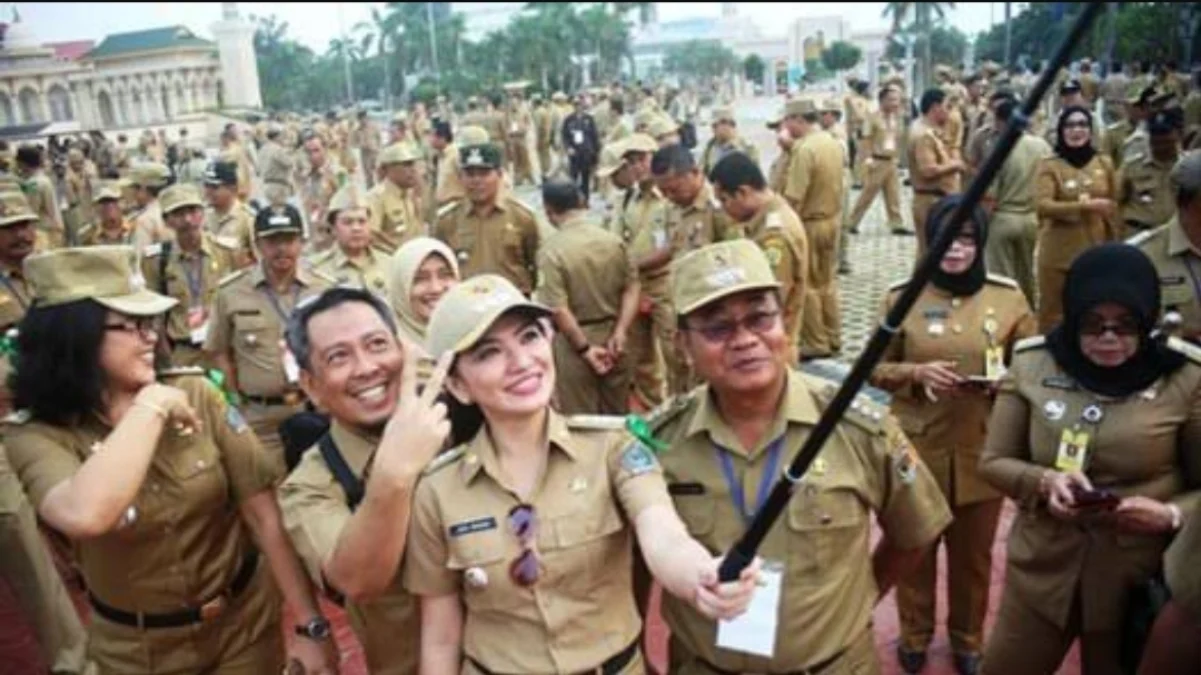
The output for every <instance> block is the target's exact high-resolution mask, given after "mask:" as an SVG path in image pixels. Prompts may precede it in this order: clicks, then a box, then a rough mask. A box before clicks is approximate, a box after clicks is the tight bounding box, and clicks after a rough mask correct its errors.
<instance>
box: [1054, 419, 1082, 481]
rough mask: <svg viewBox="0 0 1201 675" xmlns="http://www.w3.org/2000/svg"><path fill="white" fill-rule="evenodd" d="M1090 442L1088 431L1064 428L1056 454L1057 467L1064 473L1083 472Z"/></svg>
mask: <svg viewBox="0 0 1201 675" xmlns="http://www.w3.org/2000/svg"><path fill="white" fill-rule="evenodd" d="M1088 442H1089V433H1088V432H1087V431H1077V430H1074V429H1064V430H1063V434H1061V435H1060V437H1059V449H1058V450H1057V451H1056V454H1055V468H1056V469H1059V470H1060V471H1063V472H1064V473H1073V472H1074V473H1083V472H1084V460H1085V458H1086V457H1088Z"/></svg>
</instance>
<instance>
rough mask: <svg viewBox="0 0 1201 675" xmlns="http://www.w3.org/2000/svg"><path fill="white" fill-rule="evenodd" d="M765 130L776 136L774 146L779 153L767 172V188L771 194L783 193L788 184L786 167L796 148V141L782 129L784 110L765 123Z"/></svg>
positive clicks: (790, 161)
mask: <svg viewBox="0 0 1201 675" xmlns="http://www.w3.org/2000/svg"><path fill="white" fill-rule="evenodd" d="M767 128H768V129H771V130H772V131H774V132H775V134H776V146H777V147H778V149H779V152H778V153H777V154H776V158H775V159H773V160H772V162H771V168H769V169H768V171H767V187H769V188H771V190H772V192H776V193H783V192H784V186H785V185H786V184H787V182H788V166H789V165H790V164H791V163H792V149H793V148H794V147H796V139H795V138H793V137H792V134H790V133H788V129H785V128H784V110H783V109H781V110H779V111H778V112H777V113H776V114H774V115H772V118H771V119H769V120H768V121H767Z"/></svg>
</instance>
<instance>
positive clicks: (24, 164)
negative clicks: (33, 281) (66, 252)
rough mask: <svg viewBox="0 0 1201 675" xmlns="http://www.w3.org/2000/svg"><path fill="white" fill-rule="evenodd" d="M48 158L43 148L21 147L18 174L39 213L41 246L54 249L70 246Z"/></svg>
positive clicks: (23, 189)
mask: <svg viewBox="0 0 1201 675" xmlns="http://www.w3.org/2000/svg"><path fill="white" fill-rule="evenodd" d="M44 161H45V160H44V157H43V153H42V149H41V148H39V147H37V146H35V145H25V146H21V147H20V148H17V157H16V171H15V175H16V177H17V179H18V180H19V181H20V183H21V191H22V192H24V193H25V198H26V199H28V200H29V207H30V208H31V209H33V212H34V213H36V214H37V215H38V223H39V224H38V230H39V232H38V236H39V248H41V249H45V250H50V249H55V248H62V247H63V246H66V245H67V239H66V236H67V232H66V226H65V225H64V224H63V218H62V212H61V210H60V209H59V203H58V196H57V194H56V193H55V190H54V183H52V182H51V181H50V178H49V177H47V176H46V171H45V170H44V169H43V162H44Z"/></svg>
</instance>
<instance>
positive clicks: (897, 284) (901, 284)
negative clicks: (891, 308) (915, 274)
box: [888, 278, 911, 291]
mask: <svg viewBox="0 0 1201 675" xmlns="http://www.w3.org/2000/svg"><path fill="white" fill-rule="evenodd" d="M910 281H911V279H909V278H905V279H898V280H896V281H894V282H892V283H891V284H889V285H888V290H890V291H899V290H901V289H902V288H905V287H906V286H908V285H909V282H910Z"/></svg>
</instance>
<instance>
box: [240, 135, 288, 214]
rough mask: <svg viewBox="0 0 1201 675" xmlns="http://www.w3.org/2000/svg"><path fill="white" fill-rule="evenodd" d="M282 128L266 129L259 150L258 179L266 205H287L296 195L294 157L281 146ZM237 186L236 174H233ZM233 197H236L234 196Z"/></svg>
mask: <svg viewBox="0 0 1201 675" xmlns="http://www.w3.org/2000/svg"><path fill="white" fill-rule="evenodd" d="M283 131H284V130H283V128H282V127H280V126H279V125H278V124H274V123H273V124H271V126H269V127H267V142H266V143H264V144H263V147H262V149H261V150H259V170H260V171H261V172H262V173H261V174H260V175H259V178H260V179H261V180H262V183H263V197H264V198H265V199H266V200H267V203H268V204H275V205H279V204H285V203H288V202H289V201H290V200H291V199H292V196H293V195H295V194H296V188H295V186H293V184H292V180H293V177H294V176H295V174H296V166H295V159H296V158H295V155H294V154H293V153H292V152H291V151H290V150H289V149H288V148H290V147H292V146H288V147H285V146H284V145H283V141H284V139H283V135H284V134H283ZM234 177H235V182H234V185H235V186H236V185H237V181H236V178H237V172H236V171H235V174H234ZM234 196H237V195H236V194H235V195H234Z"/></svg>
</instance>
